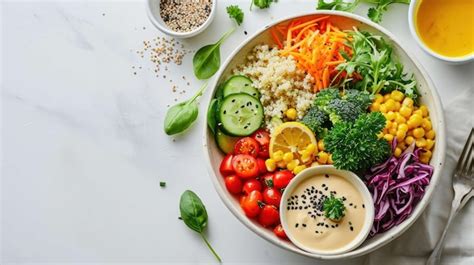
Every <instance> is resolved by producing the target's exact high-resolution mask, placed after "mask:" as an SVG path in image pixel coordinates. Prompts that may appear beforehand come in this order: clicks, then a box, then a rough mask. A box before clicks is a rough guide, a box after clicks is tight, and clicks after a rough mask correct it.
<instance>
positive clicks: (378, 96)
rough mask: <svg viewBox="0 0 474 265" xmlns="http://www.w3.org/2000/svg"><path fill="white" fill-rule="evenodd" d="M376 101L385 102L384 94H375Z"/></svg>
mask: <svg viewBox="0 0 474 265" xmlns="http://www.w3.org/2000/svg"><path fill="white" fill-rule="evenodd" d="M375 102H377V103H379V104H382V103H383V96H382V95H381V94H376V95H375Z"/></svg>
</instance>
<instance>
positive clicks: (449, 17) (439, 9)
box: [415, 0, 474, 57]
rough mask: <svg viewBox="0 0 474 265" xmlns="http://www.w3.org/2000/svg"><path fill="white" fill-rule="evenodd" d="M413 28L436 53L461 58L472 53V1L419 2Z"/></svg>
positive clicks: (473, 28) (473, 12)
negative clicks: (414, 27)
mask: <svg viewBox="0 0 474 265" xmlns="http://www.w3.org/2000/svg"><path fill="white" fill-rule="evenodd" d="M415 25H416V30H417V33H418V36H420V37H421V40H422V41H423V42H424V43H425V45H426V46H428V47H429V48H430V49H431V50H433V51H434V52H435V53H438V54H441V55H444V56H447V57H462V56H465V55H468V54H472V53H473V52H474V0H422V1H420V3H419V4H418V7H417V10H416V14H415Z"/></svg>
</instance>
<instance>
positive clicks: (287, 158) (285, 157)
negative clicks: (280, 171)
mask: <svg viewBox="0 0 474 265" xmlns="http://www.w3.org/2000/svg"><path fill="white" fill-rule="evenodd" d="M293 157H294V155H293V153H292V152H288V153H285V154H284V155H283V161H285V162H286V163H289V162H291V160H293Z"/></svg>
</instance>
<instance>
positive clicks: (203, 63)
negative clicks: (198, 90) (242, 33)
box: [193, 28, 235, 80]
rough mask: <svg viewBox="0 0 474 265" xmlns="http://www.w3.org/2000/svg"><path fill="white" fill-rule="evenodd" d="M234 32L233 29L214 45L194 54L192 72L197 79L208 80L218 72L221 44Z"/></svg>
mask: <svg viewBox="0 0 474 265" xmlns="http://www.w3.org/2000/svg"><path fill="white" fill-rule="evenodd" d="M234 30H235V28H233V29H231V30H229V31H228V32H226V33H225V34H224V35H223V36H222V37H221V38H220V39H219V40H218V41H217V42H216V43H214V44H210V45H206V46H204V47H202V48H201V49H199V50H198V51H197V52H196V54H194V57H193V70H194V75H195V76H196V77H197V78H198V79H201V80H202V79H208V78H210V77H211V76H213V75H214V74H215V73H216V72H217V70H219V67H220V66H221V52H220V47H221V44H222V42H224V41H225V40H226V39H227V38H228V37H229V35H230V34H232V32H234Z"/></svg>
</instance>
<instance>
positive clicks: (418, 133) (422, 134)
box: [413, 128, 425, 139]
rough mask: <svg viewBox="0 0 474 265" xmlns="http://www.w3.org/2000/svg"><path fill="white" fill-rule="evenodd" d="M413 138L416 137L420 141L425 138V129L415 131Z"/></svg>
mask: <svg viewBox="0 0 474 265" xmlns="http://www.w3.org/2000/svg"><path fill="white" fill-rule="evenodd" d="M413 136H415V138H416V139H420V138H421V137H423V136H425V130H423V128H416V129H413Z"/></svg>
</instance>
